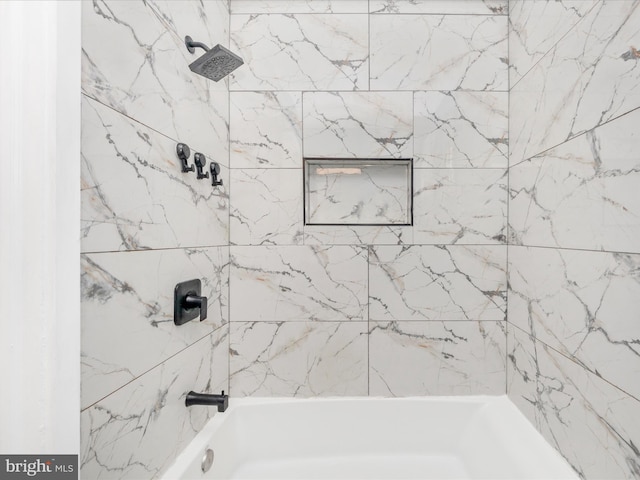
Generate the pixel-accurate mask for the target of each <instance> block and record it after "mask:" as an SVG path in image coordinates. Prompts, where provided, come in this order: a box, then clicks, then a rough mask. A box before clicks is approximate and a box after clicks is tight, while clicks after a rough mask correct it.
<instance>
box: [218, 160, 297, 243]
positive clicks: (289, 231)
mask: <svg viewBox="0 0 640 480" xmlns="http://www.w3.org/2000/svg"><path fill="white" fill-rule="evenodd" d="M231 191H232V192H233V204H232V206H231V217H230V235H231V236H230V241H231V244H232V245H297V244H301V243H302V241H303V235H302V170H301V169H284V168H278V169H275V168H269V169H243V170H231Z"/></svg>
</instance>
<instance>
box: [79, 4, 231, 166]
mask: <svg viewBox="0 0 640 480" xmlns="http://www.w3.org/2000/svg"><path fill="white" fill-rule="evenodd" d="M225 6H226V2H205V3H202V4H200V5H198V6H196V4H195V3H193V4H191V3H186V2H184V3H183V2H181V3H180V5H179V6H178V3H175V2H166V1H159V2H158V1H156V2H147V3H145V2H117V1H99V0H95V1H94V2H93V3H90V2H83V6H82V7H83V8H82V91H83V92H84V93H85V94H86V95H88V96H90V97H92V98H94V99H96V100H98V101H100V102H101V103H103V104H105V105H108V106H110V107H112V108H114V109H115V110H117V111H119V112H121V113H123V114H125V115H127V116H129V117H131V118H134V119H136V120H137V121H139V122H141V123H144V124H145V125H147V126H149V127H151V128H153V129H154V130H157V131H159V132H162V133H163V134H165V135H167V136H170V137H172V138H174V139H176V140H180V141H182V142H185V143H187V144H189V145H190V146H191V147H192V148H194V149H196V151H201V152H203V153H205V154H206V155H207V156H212V157H215V158H216V159H217V160H216V161H217V162H219V163H222V164H224V165H226V164H227V162H228V156H229V152H228V109H229V101H228V97H229V96H228V93H227V92H226V86H225V82H222V83H219V84H216V83H215V82H213V81H211V80H207V79H205V78H203V77H201V76H199V75H196V74H195V73H193V72H191V71H190V70H189V64H190V63H191V62H193V61H194V60H195V59H196V58H197V56H196V55H195V54H193V55H192V54H190V53H189V52H188V51H187V49H186V47H185V45H184V37H185V36H186V35H191V36H192V37H193V38H194V39H195V40H198V41H201V42H203V43H207V42H209V43H210V45H209V47H211V46H213V44H214V43H222V44H225V45H226V41H225V40H226V39H227V32H228V19H229V15H228V11H227V9H226V8H225ZM208 32H211V35H210V36H209V33H208ZM196 37H197V38H196ZM197 52H201V51H200V50H198V51H197Z"/></svg>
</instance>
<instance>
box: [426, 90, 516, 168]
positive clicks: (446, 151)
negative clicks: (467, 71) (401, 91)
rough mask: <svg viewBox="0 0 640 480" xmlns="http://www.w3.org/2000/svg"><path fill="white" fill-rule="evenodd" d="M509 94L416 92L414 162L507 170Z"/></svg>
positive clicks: (438, 166)
mask: <svg viewBox="0 0 640 480" xmlns="http://www.w3.org/2000/svg"><path fill="white" fill-rule="evenodd" d="M508 100H509V99H508V93H507V92H415V94H414V125H415V145H414V155H415V166H416V167H417V168H420V167H436V168H444V167H453V168H460V167H485V168H487V167H488V168H506V167H507V165H508V157H507V155H508V146H509V138H508V137H509V121H508V104H509V101H508Z"/></svg>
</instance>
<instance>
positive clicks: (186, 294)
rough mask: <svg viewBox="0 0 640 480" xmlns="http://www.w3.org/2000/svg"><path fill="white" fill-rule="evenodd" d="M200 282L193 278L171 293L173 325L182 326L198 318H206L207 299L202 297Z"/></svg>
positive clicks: (180, 284) (177, 286) (201, 319)
mask: <svg viewBox="0 0 640 480" xmlns="http://www.w3.org/2000/svg"><path fill="white" fill-rule="evenodd" d="M201 291H202V282H201V281H200V279H198V278H195V279H193V280H189V281H186V282H182V283H179V284H177V285H176V288H175V289H174V292H173V323H175V324H176V325H183V324H185V323H187V322H188V321H190V320H193V319H194V318H197V317H198V316H200V321H203V320H204V319H205V318H207V304H208V302H207V297H204V296H202V295H201V294H200V293H201Z"/></svg>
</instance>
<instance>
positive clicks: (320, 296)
mask: <svg viewBox="0 0 640 480" xmlns="http://www.w3.org/2000/svg"><path fill="white" fill-rule="evenodd" d="M230 283H231V290H230V307H231V308H230V315H231V318H233V321H234V322H242V321H307V320H321V321H322V320H325V321H330V320H349V321H357V320H364V319H366V312H367V251H366V249H365V248H362V247H356V246H353V247H352V246H278V247H264V246H252V247H231V272H230Z"/></svg>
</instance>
